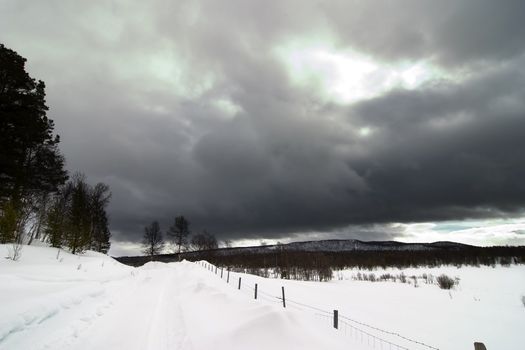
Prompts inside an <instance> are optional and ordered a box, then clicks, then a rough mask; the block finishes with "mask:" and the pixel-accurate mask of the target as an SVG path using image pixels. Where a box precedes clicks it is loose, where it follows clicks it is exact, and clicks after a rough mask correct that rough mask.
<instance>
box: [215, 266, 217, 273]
mask: <svg viewBox="0 0 525 350" xmlns="http://www.w3.org/2000/svg"><path fill="white" fill-rule="evenodd" d="M215 274H217V266H215Z"/></svg>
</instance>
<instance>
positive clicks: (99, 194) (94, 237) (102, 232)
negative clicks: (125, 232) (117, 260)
mask: <svg viewBox="0 0 525 350" xmlns="http://www.w3.org/2000/svg"><path fill="white" fill-rule="evenodd" d="M90 197H91V198H90V199H91V203H90V209H91V210H90V211H91V249H92V250H95V251H97V252H101V253H104V254H107V252H108V250H109V248H110V246H111V243H110V241H109V239H110V237H111V232H110V231H109V227H108V225H109V220H108V216H107V214H106V206H107V205H108V204H109V200H110V198H111V192H110V191H109V186H108V185H106V184H103V183H98V184H97V185H96V186H95V187H94V188H93V189H92V190H91V196H90Z"/></svg>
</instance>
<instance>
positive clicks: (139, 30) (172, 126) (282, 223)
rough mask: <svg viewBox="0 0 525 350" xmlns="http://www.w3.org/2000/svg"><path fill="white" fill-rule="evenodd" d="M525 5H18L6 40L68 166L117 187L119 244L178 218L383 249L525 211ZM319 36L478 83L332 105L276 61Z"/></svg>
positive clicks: (4, 9) (114, 216) (2, 27)
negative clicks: (410, 230) (405, 229)
mask: <svg viewBox="0 0 525 350" xmlns="http://www.w3.org/2000/svg"><path fill="white" fill-rule="evenodd" d="M523 7H524V5H523V2H522V1H505V2H494V1H445V2H441V1H440V2H436V1H406V2H404V3H403V4H402V5H400V3H399V2H392V1H380V2H370V1H362V2H347V1H340V2H321V3H319V2H316V3H307V2H305V1H274V2H260V1H253V2H251V1H244V0H243V1H241V0H239V1H229V2H224V3H219V2H217V1H202V2H194V1H177V2H163V1H156V2H154V1H151V2H140V3H135V4H133V5H131V4H129V3H128V2H111V3H110V2H108V3H102V2H100V3H99V2H79V3H78V4H76V5H74V4H73V3H69V2H68V3H67V4H64V3H63V2H58V1H50V2H46V3H45V4H44V3H43V2H33V3H30V2H20V1H6V2H4V3H3V4H2V5H0V41H1V42H4V43H5V44H6V45H7V46H9V47H12V48H13V49H15V50H17V51H18V52H19V53H20V54H22V55H23V56H25V57H27V58H28V67H29V69H30V72H31V74H32V75H33V76H35V77H38V78H40V79H43V80H44V81H46V83H47V92H48V104H49V106H50V107H51V111H50V113H49V115H50V116H51V117H52V118H53V119H54V120H55V122H56V125H57V131H58V132H59V133H60V134H61V136H62V140H63V141H62V149H63V151H64V153H65V154H66V157H67V160H68V167H69V168H70V169H71V170H80V171H83V172H85V173H86V175H87V176H88V179H90V180H91V181H104V182H106V183H108V184H109V185H110V186H111V189H112V191H113V199H112V203H111V208H110V214H111V226H112V229H113V231H114V233H115V237H116V239H118V240H130V241H137V240H139V238H140V236H141V234H142V227H143V226H144V225H145V224H147V223H149V222H150V221H151V220H154V219H158V220H160V221H161V223H162V224H163V226H164V227H166V226H167V224H169V223H170V221H171V220H172V218H173V216H175V215H178V214H184V215H186V216H187V217H188V218H189V219H190V221H191V222H192V224H193V227H194V229H196V230H197V229H202V228H207V229H208V230H210V231H212V232H215V233H217V234H218V235H219V236H220V238H223V239H226V238H229V239H238V238H260V237H261V238H283V237H294V235H295V234H297V233H298V232H299V233H301V234H303V236H311V237H322V235H321V234H320V233H319V232H324V231H332V236H336V237H350V236H351V237H355V238H368V239H381V238H391V237H393V236H392V235H393V234H394V233H395V234H400V233H399V232H396V231H395V230H389V231H388V230H386V229H385V228H384V227H383V226H382V224H386V223H389V222H418V221H425V220H445V219H463V218H472V217H476V218H478V217H495V216H505V215H514V214H516V213H519V212H520V211H521V210H523V208H524V202H525V200H524V198H525V186H524V185H523V181H522V179H523V178H524V175H525V174H524V172H525V162H524V161H525V159H524V157H525V156H523V154H522V152H520V150H521V149H523V147H524V146H525V141H523V139H525V138H523V137H522V135H521V134H522V131H523V130H525V106H524V102H523V101H525V88H524V87H525V77H524V75H523V73H522V72H523V69H522V67H523V66H524V63H525V59H524V58H523V52H524V48H525V42H524V41H525V26H523V25H522V24H521V21H522V18H521V17H522V14H523V13H525V9H524V8H523ZM319 33H320V35H326V36H328V37H330V38H331V40H333V41H334V42H335V43H336V46H337V47H338V48H341V49H345V48H347V47H348V48H352V49H354V50H358V51H363V52H365V53H367V54H369V55H371V56H372V57H374V59H376V60H379V61H383V62H390V61H391V60H393V61H406V60H408V61H411V60H412V61H418V60H428V61H430V62H432V63H434V64H437V65H441V68H442V69H444V70H450V72H451V74H453V75H454V74H456V73H457V74H459V73H461V74H462V75H460V76H459V78H458V79H457V81H456V82H451V81H438V82H430V83H429V84H427V85H424V86H422V87H420V88H418V89H416V90H403V89H397V90H392V91H389V92H386V93H385V94H384V95H382V96H379V97H376V98H373V99H369V100H366V101H360V102H357V103H355V104H353V105H341V104H336V103H331V102H327V101H326V99H324V98H321V97H319V94H318V91H315V89H314V88H305V87H297V86H296V85H294V84H293V83H292V82H291V81H290V77H289V74H288V72H287V71H286V68H285V67H284V66H283V64H282V62H280V61H279V60H278V59H277V58H276V57H275V55H274V53H273V51H272V50H273V49H274V48H275V47H276V46H279V45H283V43H286V42H288V41H293V40H295V39H298V38H299V39H301V38H307V39H308V38H310V37H314V36H316V35H317V34H319ZM364 127H366V128H369V129H370V130H371V133H370V135H368V136H366V137H364V136H361V135H360V133H359V130H360V129H361V128H364ZM349 225H350V226H349ZM351 225H357V226H351Z"/></svg>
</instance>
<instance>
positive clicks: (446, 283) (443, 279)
mask: <svg viewBox="0 0 525 350" xmlns="http://www.w3.org/2000/svg"><path fill="white" fill-rule="evenodd" d="M436 281H437V283H438V286H439V288H441V289H452V287H454V284H456V281H454V279H453V278H451V277H449V276H447V275H445V274H442V275H441V276H439V277H438V278H436Z"/></svg>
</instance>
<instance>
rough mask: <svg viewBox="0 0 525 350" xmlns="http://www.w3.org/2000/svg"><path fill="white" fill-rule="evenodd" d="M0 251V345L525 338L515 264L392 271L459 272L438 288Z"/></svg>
mask: <svg viewBox="0 0 525 350" xmlns="http://www.w3.org/2000/svg"><path fill="white" fill-rule="evenodd" d="M0 256H1V257H2V259H0V315H1V317H0V349H10V350H11V349H125V350H131V349H159V350H161V349H195V350H200V349H203V350H204V349H218V350H222V349H224V350H226V349H228V350H230V349H306V350H308V349H312V350H313V349H355V350H361V349H397V348H398V347H396V346H399V348H400V349H402V348H406V349H431V348H432V347H434V348H438V349H443V350H446V349H450V350H454V349H458V350H459V349H473V348H474V347H473V342H474V341H482V342H484V343H485V345H486V346H487V349H488V350H496V349H521V348H522V346H523V344H525V332H523V329H524V328H523V327H524V326H523V325H525V306H524V305H523V303H522V300H521V298H522V296H523V295H525V266H511V267H495V268H491V267H480V268H475V267H464V268H460V269H458V268H455V267H442V268H434V269H428V268H421V269H405V270H403V272H404V273H405V274H406V275H407V276H411V275H416V276H420V275H422V274H424V273H427V274H432V275H434V276H438V275H439V274H441V273H446V274H448V275H449V276H451V277H458V278H459V281H460V282H459V286H457V287H456V288H455V289H454V290H452V291H446V290H441V289H439V288H438V287H437V286H436V285H435V284H425V283H418V287H417V288H416V287H414V285H413V284H408V283H399V282H368V281H356V280H354V279H353V277H355V276H356V274H357V272H358V271H357V270H346V271H342V272H337V273H336V274H335V278H334V280H333V281H331V282H324V283H319V282H300V281H283V280H279V279H264V278H261V277H257V276H253V275H247V274H237V273H231V274H230V276H229V283H227V281H226V280H227V278H228V277H227V276H228V274H227V272H226V271H224V272H223V273H222V278H221V271H220V269H218V270H217V274H216V273H215V269H214V268H213V267H212V270H211V271H210V270H209V269H207V268H206V266H205V265H206V263H204V262H201V263H190V262H182V263H172V264H162V263H149V264H146V265H145V266H143V267H140V268H132V267H128V266H125V265H122V264H120V263H118V262H116V261H115V260H113V259H111V258H109V257H107V256H105V255H101V254H98V253H91V252H88V253H86V254H84V255H82V256H74V255H71V254H68V253H65V252H64V251H61V252H60V255H59V256H58V259H57V249H51V248H45V247H32V246H31V247H24V250H23V252H22V257H21V259H20V261H17V262H13V261H11V260H8V259H3V257H5V256H7V246H5V245H0ZM386 272H389V273H392V274H399V273H400V272H401V271H399V270H389V271H386ZM386 272H385V271H383V270H378V271H375V274H376V275H377V276H379V275H380V274H383V273H386ZM364 273H365V272H364ZM366 273H367V274H368V273H370V272H369V271H366ZM239 277H241V278H242V281H241V290H238V289H237V288H238V278H239ZM255 283H257V286H258V299H257V300H254V290H253V289H254V287H255ZM283 286H284V289H285V295H286V308H283V306H282V300H281V299H280V297H281V293H282V290H281V287H283ZM334 309H337V310H338V311H339V314H340V317H339V329H338V330H335V329H334V328H333V326H332V322H333V318H332V312H333V310H334ZM406 338H409V339H406ZM418 342H421V343H424V344H426V345H424V344H419V343H418Z"/></svg>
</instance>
